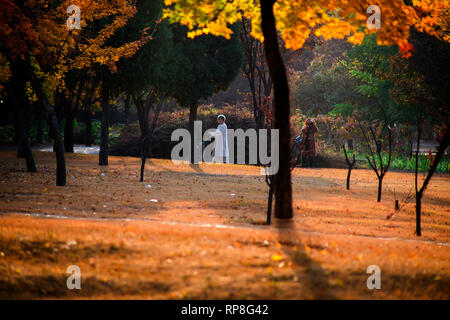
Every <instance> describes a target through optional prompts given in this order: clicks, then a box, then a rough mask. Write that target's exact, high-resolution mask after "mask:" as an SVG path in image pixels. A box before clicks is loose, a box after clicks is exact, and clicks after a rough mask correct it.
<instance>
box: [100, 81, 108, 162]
mask: <svg viewBox="0 0 450 320" xmlns="http://www.w3.org/2000/svg"><path fill="white" fill-rule="evenodd" d="M101 107H102V125H101V131H100V153H99V157H98V164H99V165H100V166H107V165H108V136H109V89H108V83H107V82H106V81H103V84H102V97H101Z"/></svg>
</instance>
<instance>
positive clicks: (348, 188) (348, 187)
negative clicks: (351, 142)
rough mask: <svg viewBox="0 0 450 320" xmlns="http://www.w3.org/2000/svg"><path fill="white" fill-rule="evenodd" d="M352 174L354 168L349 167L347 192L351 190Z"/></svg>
mask: <svg viewBox="0 0 450 320" xmlns="http://www.w3.org/2000/svg"><path fill="white" fill-rule="evenodd" d="M351 174H352V167H348V173H347V190H350V175H351Z"/></svg>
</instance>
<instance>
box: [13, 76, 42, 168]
mask: <svg viewBox="0 0 450 320" xmlns="http://www.w3.org/2000/svg"><path fill="white" fill-rule="evenodd" d="M8 87H9V89H10V91H9V92H10V93H11V95H10V101H11V103H12V105H13V106H14V109H15V118H16V119H15V122H16V133H17V146H18V152H17V157H19V152H20V153H22V154H23V156H21V157H20V158H25V161H26V164H27V171H28V172H36V171H37V170H36V164H35V162H34V158H33V153H32V152H31V146H30V141H29V140H28V132H27V131H28V130H27V127H26V123H25V111H24V104H25V103H26V102H25V101H24V100H25V99H26V98H25V95H24V94H21V93H20V92H19V90H20V89H19V87H18V86H17V83H15V86H14V88H13V87H12V86H8ZM22 87H23V86H22ZM17 97H22V98H21V99H20V100H21V101H18V98H17Z"/></svg>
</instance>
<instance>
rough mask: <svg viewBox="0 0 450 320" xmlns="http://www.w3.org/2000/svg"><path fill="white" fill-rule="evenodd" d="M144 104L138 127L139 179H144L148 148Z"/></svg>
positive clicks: (146, 118) (146, 119)
mask: <svg viewBox="0 0 450 320" xmlns="http://www.w3.org/2000/svg"><path fill="white" fill-rule="evenodd" d="M146 110H147V108H146V106H145V107H144V110H143V112H142V113H141V114H140V115H139V127H140V128H141V176H140V179H139V181H140V182H142V181H144V170H145V161H146V159H147V149H148V147H147V146H148V112H145V111H146Z"/></svg>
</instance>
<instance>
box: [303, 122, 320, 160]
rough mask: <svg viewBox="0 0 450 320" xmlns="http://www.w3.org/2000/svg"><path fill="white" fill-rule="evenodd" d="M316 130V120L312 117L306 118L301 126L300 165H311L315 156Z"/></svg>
mask: <svg viewBox="0 0 450 320" xmlns="http://www.w3.org/2000/svg"><path fill="white" fill-rule="evenodd" d="M316 132H317V126H316V122H315V121H314V120H313V119H307V120H306V121H305V125H304V126H303V128H302V138H303V139H302V165H303V166H306V165H309V166H310V167H311V166H312V162H313V159H314V158H315V157H316V155H317V153H316V140H315V137H314V136H315V134H316Z"/></svg>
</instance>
